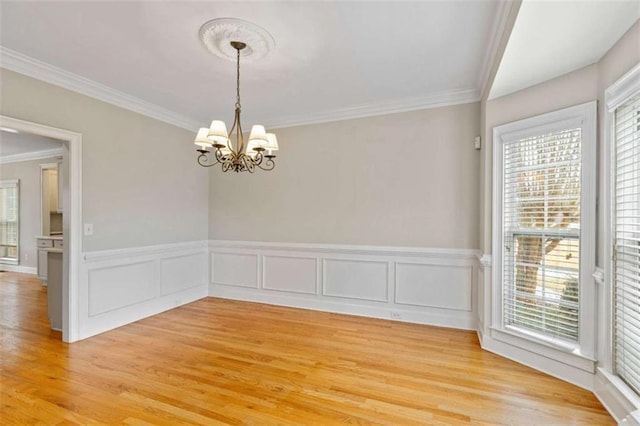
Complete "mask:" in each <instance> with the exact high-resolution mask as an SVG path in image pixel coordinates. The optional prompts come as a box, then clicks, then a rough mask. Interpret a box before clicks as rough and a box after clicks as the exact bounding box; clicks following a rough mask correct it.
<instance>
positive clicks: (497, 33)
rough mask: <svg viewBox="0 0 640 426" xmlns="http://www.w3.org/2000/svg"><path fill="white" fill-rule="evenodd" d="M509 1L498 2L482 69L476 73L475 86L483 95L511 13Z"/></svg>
mask: <svg viewBox="0 0 640 426" xmlns="http://www.w3.org/2000/svg"><path fill="white" fill-rule="evenodd" d="M511 6H512V4H511V2H507V1H501V2H499V3H498V10H497V11H496V16H495V18H494V20H493V25H492V27H491V38H490V39H489V45H488V46H487V50H486V52H487V53H486V54H485V55H484V62H483V63H482V69H481V71H480V74H479V75H478V82H477V86H478V87H479V88H480V94H481V95H483V94H484V91H485V89H486V88H487V84H488V82H489V74H490V73H491V68H492V67H493V63H494V62H495V60H496V57H497V55H498V48H499V46H500V40H501V39H502V34H503V33H504V31H505V28H506V25H507V20H508V18H509V14H510V13H511Z"/></svg>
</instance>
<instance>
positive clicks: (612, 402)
mask: <svg viewBox="0 0 640 426" xmlns="http://www.w3.org/2000/svg"><path fill="white" fill-rule="evenodd" d="M593 393H594V394H595V395H596V397H597V398H598V399H599V400H600V402H601V403H602V405H604V407H605V408H606V409H607V411H608V412H609V414H611V415H612V416H613V418H614V419H615V420H616V422H618V423H620V422H622V420H623V419H624V418H625V417H627V416H628V415H630V414H631V413H632V412H634V411H637V410H638V409H640V398H639V397H638V396H637V395H636V394H635V393H634V392H633V391H631V390H630V389H629V388H628V386H627V385H626V384H625V383H624V382H623V381H622V380H620V379H619V378H618V377H616V376H614V375H613V374H611V373H609V372H608V371H607V370H606V369H604V368H598V369H597V370H596V375H595V379H594V389H593Z"/></svg>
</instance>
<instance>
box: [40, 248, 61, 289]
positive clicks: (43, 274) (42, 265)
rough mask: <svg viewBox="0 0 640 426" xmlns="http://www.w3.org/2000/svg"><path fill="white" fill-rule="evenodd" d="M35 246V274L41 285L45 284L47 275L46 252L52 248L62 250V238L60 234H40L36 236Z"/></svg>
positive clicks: (47, 262)
mask: <svg viewBox="0 0 640 426" xmlns="http://www.w3.org/2000/svg"><path fill="white" fill-rule="evenodd" d="M36 246H37V249H38V270H37V276H38V279H39V280H40V281H42V285H47V281H48V275H49V261H48V253H49V251H51V250H52V249H55V250H57V251H60V252H62V248H63V239H62V236H41V237H37V238H36Z"/></svg>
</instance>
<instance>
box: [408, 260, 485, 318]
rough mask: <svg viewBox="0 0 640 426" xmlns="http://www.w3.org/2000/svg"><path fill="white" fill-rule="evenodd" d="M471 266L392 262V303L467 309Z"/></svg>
mask: <svg viewBox="0 0 640 426" xmlns="http://www.w3.org/2000/svg"><path fill="white" fill-rule="evenodd" d="M472 270H473V267H472V266H456V265H432V264H425V263H400V262H398V263H396V298H395V299H396V303H398V304H401V305H417V306H426V307H434V308H445V309H455V310H460V311H471V290H472V288H471V286H472V285H473V277H472V275H471V273H472Z"/></svg>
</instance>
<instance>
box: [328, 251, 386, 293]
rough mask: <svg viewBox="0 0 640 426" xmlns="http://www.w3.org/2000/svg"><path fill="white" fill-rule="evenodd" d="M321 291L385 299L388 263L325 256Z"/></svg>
mask: <svg viewBox="0 0 640 426" xmlns="http://www.w3.org/2000/svg"><path fill="white" fill-rule="evenodd" d="M322 265H323V268H322V271H323V277H324V280H323V282H322V294H323V295H325V296H333V297H344V298H348V299H360V300H372V301H378V302H386V301H387V300H388V290H389V280H388V275H389V264H388V262H378V261H371V260H347V259H324V261H323V263H322Z"/></svg>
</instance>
